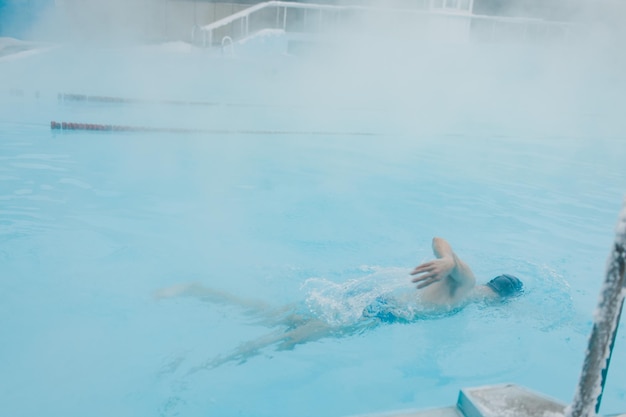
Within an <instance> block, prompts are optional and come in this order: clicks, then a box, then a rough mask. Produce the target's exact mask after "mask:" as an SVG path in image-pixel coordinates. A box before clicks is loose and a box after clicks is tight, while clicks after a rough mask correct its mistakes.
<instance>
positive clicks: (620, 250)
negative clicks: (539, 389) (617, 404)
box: [566, 201, 626, 417]
mask: <svg viewBox="0 0 626 417" xmlns="http://www.w3.org/2000/svg"><path fill="white" fill-rule="evenodd" d="M625 272H626V201H625V202H624V205H623V207H622V211H621V213H620V216H619V220H618V224H617V228H616V233H615V241H614V243H613V248H612V250H611V254H610V255H609V259H608V262H607V266H606V274H605V279H604V284H603V285H602V289H601V291H600V300H599V301H598V307H597V309H596V312H595V314H594V324H593V329H592V331H591V336H590V337H589V346H588V348H587V354H586V356H585V361H584V363H583V369H582V373H581V376H580V380H579V382H578V387H577V388H576V393H575V395H574V400H573V402H572V404H571V405H570V406H569V407H568V408H567V412H566V416H567V417H592V416H596V415H597V413H598V412H599V411H600V402H601V401H602V393H603V391H604V384H605V382H606V376H607V373H608V370H609V364H610V362H611V354H612V353H613V346H614V344H615V338H616V336H617V328H618V326H619V320H620V316H621V313H622V309H623V307H624V298H625V297H626V278H625Z"/></svg>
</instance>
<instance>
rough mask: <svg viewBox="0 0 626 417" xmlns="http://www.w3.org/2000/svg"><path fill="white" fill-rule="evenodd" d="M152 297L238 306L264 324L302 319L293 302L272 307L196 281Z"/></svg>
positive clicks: (295, 321) (283, 323)
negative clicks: (296, 312)
mask: <svg viewBox="0 0 626 417" xmlns="http://www.w3.org/2000/svg"><path fill="white" fill-rule="evenodd" d="M153 297H154V298H155V299H157V300H162V299H167V298H178V297H190V298H195V299H197V300H199V301H202V302H206V303H211V304H223V305H230V306H235V307H240V308H241V309H243V310H244V312H245V313H246V314H247V315H249V316H254V317H255V319H256V320H258V322H259V323H261V324H264V325H266V326H279V325H286V326H290V325H294V324H297V323H299V322H301V321H302V320H303V318H302V317H301V316H299V315H297V314H295V313H293V312H294V311H295V307H296V305H295V304H291V305H286V306H283V307H274V306H272V305H270V304H269V303H266V302H265V301H262V300H258V299H250V298H242V297H238V296H236V295H234V294H231V293H228V292H225V291H220V290H216V289H214V288H209V287H205V286H203V285H202V284H199V283H196V282H193V283H186V284H179V285H174V286H172V287H167V288H162V289H160V290H157V291H155V292H154V293H153Z"/></svg>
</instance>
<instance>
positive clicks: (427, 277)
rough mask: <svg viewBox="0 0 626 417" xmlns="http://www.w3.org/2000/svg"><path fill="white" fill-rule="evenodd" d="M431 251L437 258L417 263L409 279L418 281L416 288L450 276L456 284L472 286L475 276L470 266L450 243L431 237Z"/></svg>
mask: <svg viewBox="0 0 626 417" xmlns="http://www.w3.org/2000/svg"><path fill="white" fill-rule="evenodd" d="M433 253H434V255H435V256H436V258H437V259H433V260H432V261H429V262H425V263H423V264H421V265H418V266H417V267H416V268H415V269H414V270H413V271H411V275H415V276H416V277H415V278H413V279H412V280H411V281H412V282H414V283H418V285H417V288H418V289H421V288H424V287H427V286H429V285H431V284H434V283H435V282H438V281H441V280H443V279H444V278H446V277H450V278H451V279H452V280H453V281H454V282H455V283H456V285H457V286H459V287H465V286H474V284H475V282H476V278H475V277H474V273H473V272H472V270H471V269H470V267H469V266H468V265H467V264H466V263H465V262H463V261H462V260H461V259H460V258H459V257H458V256H457V255H456V253H454V251H453V250H452V247H451V246H450V244H449V243H448V242H447V241H446V240H445V239H442V238H440V237H435V238H433Z"/></svg>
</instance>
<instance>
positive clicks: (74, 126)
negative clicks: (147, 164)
mask: <svg viewBox="0 0 626 417" xmlns="http://www.w3.org/2000/svg"><path fill="white" fill-rule="evenodd" d="M50 130H70V131H72V130H73V131H90V132H152V133H200V134H211V135H315V136H380V135H379V134H377V133H370V132H331V131H328V132H327V131H295V130H291V131H290V130H223V129H189V128H171V127H147V126H124V125H110V124H97V123H74V122H56V121H54V120H53V121H51V122H50Z"/></svg>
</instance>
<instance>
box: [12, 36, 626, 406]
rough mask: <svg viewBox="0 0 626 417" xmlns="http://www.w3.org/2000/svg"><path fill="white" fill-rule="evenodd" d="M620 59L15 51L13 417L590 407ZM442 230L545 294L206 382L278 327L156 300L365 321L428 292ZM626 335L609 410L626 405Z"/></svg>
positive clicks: (482, 53)
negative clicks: (529, 400) (297, 310)
mask: <svg viewBox="0 0 626 417" xmlns="http://www.w3.org/2000/svg"><path fill="white" fill-rule="evenodd" d="M420 48H421V49H420ZM344 52H345V51H344ZM359 52H363V51H359ZM587 52H588V51H587ZM603 52H604V51H598V50H595V51H594V55H586V56H585V58H589V57H592V58H593V60H591V61H589V60H588V59H585V60H583V59H581V56H580V50H575V49H567V48H563V49H557V50H553V49H549V48H539V47H535V48H530V47H512V46H508V45H507V46H502V45H482V46H480V45H473V46H468V45H448V46H445V45H440V46H439V47H437V48H432V47H431V46H425V45H422V46H421V47H419V48H418V49H417V50H413V51H412V53H411V54H407V53H406V51H402V50H388V51H379V53H378V54H376V55H375V56H371V55H370V54H368V53H358V54H355V55H354V56H351V55H346V54H333V55H331V57H332V59H327V60H323V59H322V58H319V57H316V60H309V59H306V58H303V57H292V56H273V57H267V58H265V59H261V58H258V57H257V58H255V59H247V58H245V57H239V58H230V57H211V56H207V55H206V54H205V53H203V51H202V50H196V49H194V48H191V47H187V46H185V45H173V44H165V45H155V46H149V47H147V46H138V47H125V48H95V49H94V48H89V49H86V48H82V47H59V48H56V49H51V50H47V51H45V52H41V53H39V54H33V55H29V56H24V57H5V59H3V60H1V61H0V79H1V80H2V83H3V84H2V88H0V90H2V94H3V95H2V99H1V100H0V139H1V141H0V146H1V153H0V158H2V162H1V164H0V179H1V180H2V181H1V182H0V200H1V201H2V204H1V205H0V210H1V211H2V217H1V220H2V222H1V224H2V226H1V228H0V242H1V244H0V257H1V259H2V274H1V275H2V279H3V284H4V285H3V287H4V290H3V291H2V292H0V294H1V295H0V313H1V314H0V317H2V319H0V330H1V331H2V334H3V335H4V337H3V340H4V341H5V342H4V343H2V344H0V357H2V358H5V360H3V361H1V362H0V366H1V369H0V375H2V376H1V377H0V387H1V389H0V392H1V393H2V394H1V399H2V401H0V404H1V405H0V409H1V410H2V414H3V415H24V416H35V415H41V414H42V413H47V414H54V415H65V416H78V415H107V416H109V415H115V416H126V415H128V416H130V415H133V416H138V415H142V416H154V415H162V416H175V415H181V416H182V415H184V416H200V415H202V416H206V415H215V416H235V415H245V416H314V415H326V416H344V415H352V414H360V413H371V412H377V411H388V410H397V409H415V408H427V407H436V406H443V405H448V404H451V403H452V402H453V401H455V399H456V395H457V392H458V390H459V389H460V388H461V387H466V386H477V385H483V384H493V383H500V382H515V383H518V384H521V385H525V386H528V387H530V388H532V389H534V390H537V391H541V392H544V393H546V394H548V395H551V396H553V397H556V398H557V399H559V400H561V401H563V402H569V401H570V400H571V397H572V396H573V392H574V388H575V385H576V383H577V380H578V376H579V372H580V368H581V365H582V359H583V354H584V350H585V348H586V341H587V336H588V333H589V330H590V326H591V313H592V311H593V309H594V307H595V302H596V300H597V293H598V291H599V288H600V283H601V279H602V275H603V272H604V263H605V260H606V257H607V255H608V250H609V245H610V244H611V242H612V238H613V234H612V233H613V227H614V224H615V221H616V218H617V212H618V210H619V208H620V203H621V201H622V197H623V194H624V189H625V186H626V167H625V165H624V163H623V161H624V160H625V157H626V147H625V146H624V145H623V134H624V131H625V130H624V128H625V127H626V126H624V121H623V119H622V117H621V113H620V112H621V109H622V108H623V105H624V103H623V101H624V98H623V97H624V94H623V93H624V91H625V89H624V81H625V80H624V76H623V74H624V72H623V71H622V70H623V64H624V63H623V62H621V61H619V57H618V58H615V57H611V58H606V55H605V54H604V53H603ZM9 58H10V59H9ZM18 58H19V59H18ZM79 58H80V59H79ZM327 58H328V56H327ZM589 62H591V63H589ZM58 93H68V94H69V93H77V94H87V95H93V96H108V97H126V98H141V99H145V100H146V102H142V103H138V102H134V103H102V102H93V103H85V102H59V101H58V96H57V94H58ZM159 100H178V101H196V102H202V103H204V104H195V105H180V104H178V105H173V104H167V103H163V102H160V101H159ZM51 120H56V121H59V122H60V121H68V122H80V123H102V124H115V125H129V126H152V127H159V128H190V129H199V130H205V132H204V133H193V132H188V133H184V132H178V133H175V134H168V133H158V132H83V131H74V132H66V131H60V132H57V131H51V130H50V121H51ZM210 130H219V131H220V132H217V133H216V132H208V131H210ZM435 235H439V236H443V237H446V238H447V239H448V240H449V241H450V242H451V243H452V245H453V247H454V248H455V249H456V250H457V251H458V253H459V254H460V255H461V256H462V257H463V258H464V259H465V260H466V261H467V262H468V263H469V264H470V265H471V266H472V268H473V270H474V272H475V273H476V275H477V276H478V278H479V281H481V282H484V281H486V280H487V279H489V278H491V277H492V276H494V275H496V274H499V273H501V272H511V273H515V274H518V275H520V276H522V277H523V278H524V280H525V282H526V286H527V293H526V295H525V296H524V297H522V298H520V299H517V300H514V301H513V302H511V303H509V304H507V305H504V306H499V307H490V308H487V307H482V306H478V305H472V306H468V307H467V308H465V309H464V310H463V311H461V312H460V313H458V314H455V315H453V316H450V317H447V318H443V319H437V320H435V319H432V320H421V321H417V322H415V323H412V324H405V325H402V324H396V325H381V326H379V327H377V328H374V329H371V330H369V331H366V332H363V333H360V334H346V335H345V336H344V337H339V336H340V335H335V336H334V337H329V338H323V339H320V340H317V341H312V342H310V343H306V344H302V345H299V346H296V347H295V348H294V349H291V350H277V349H276V347H277V346H276V345H270V346H268V347H267V348H264V349H262V350H260V351H259V352H258V354H255V355H250V357H249V358H247V360H245V361H243V362H241V363H240V361H238V360H233V361H227V362H225V363H223V364H220V365H219V366H216V367H213V368H207V369H201V370H199V371H197V372H190V371H194V370H195V369H196V368H197V367H198V366H201V365H202V364H205V363H206V362H207V361H211V360H213V359H215V358H224V357H227V356H228V355H229V354H231V353H232V352H234V351H236V349H237V348H238V347H240V346H242V344H245V343H246V342H247V341H250V340H255V339H257V338H260V337H264V336H265V335H267V334H270V333H272V332H274V331H276V330H274V329H268V328H267V327H266V326H264V325H263V324H260V323H258V320H257V319H258V317H251V316H248V315H246V314H244V313H243V312H242V311H240V310H238V309H237V308H235V307H229V306H224V305H212V304H206V303H201V302H198V301H194V300H191V299H186V298H183V299H175V300H162V301H156V300H154V299H153V298H152V296H151V294H152V293H153V291H155V290H156V289H158V288H161V287H166V286H169V285H173V284H177V283H181V282H189V281H198V282H201V283H202V284H203V285H206V286H209V287H213V288H215V289H217V290H220V291H227V292H231V293H234V294H237V295H238V296H240V297H246V298H259V299H262V300H265V301H267V302H269V303H273V304H275V305H277V306H280V305H286V304H290V303H296V304H298V303H299V304H300V305H301V306H302V305H304V306H306V307H307V308H309V309H311V310H312V311H313V312H314V313H315V314H317V315H318V316H320V317H323V318H326V319H328V320H330V319H334V320H347V321H349V320H351V317H353V316H354V314H356V313H359V312H360V310H358V308H359V306H355V305H352V304H350V302H346V300H350V296H352V295H354V293H355V292H358V293H370V294H372V293H376V292H379V291H382V290H385V289H389V288H393V289H395V288H398V287H402V286H405V285H408V283H407V281H408V275H407V274H408V272H409V270H410V269H411V268H412V267H414V266H415V265H417V264H418V263H419V262H421V261H422V260H425V259H427V258H428V257H430V240H431V238H432V236H435ZM355 312H356V313H355ZM622 327H623V325H622ZM279 330H280V329H279ZM625 339H626V336H625V334H624V331H623V329H621V330H620V333H619V334H618V339H617V344H616V348H615V355H614V358H613V361H612V364H611V365H612V366H611V370H610V373H609V376H608V381H607V387H606V391H605V394H604V398H603V408H602V413H603V414H610V413H615V412H621V411H623V410H624V404H625V400H626V385H624V383H623V380H622V379H621V378H620V377H619V376H620V375H623V374H624V373H625V372H626V355H622V354H620V353H621V352H620V351H623V349H621V348H622V347H623V346H624V345H625V343H626V340H625ZM243 346H245V345H243ZM244 359H245V358H244Z"/></svg>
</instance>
